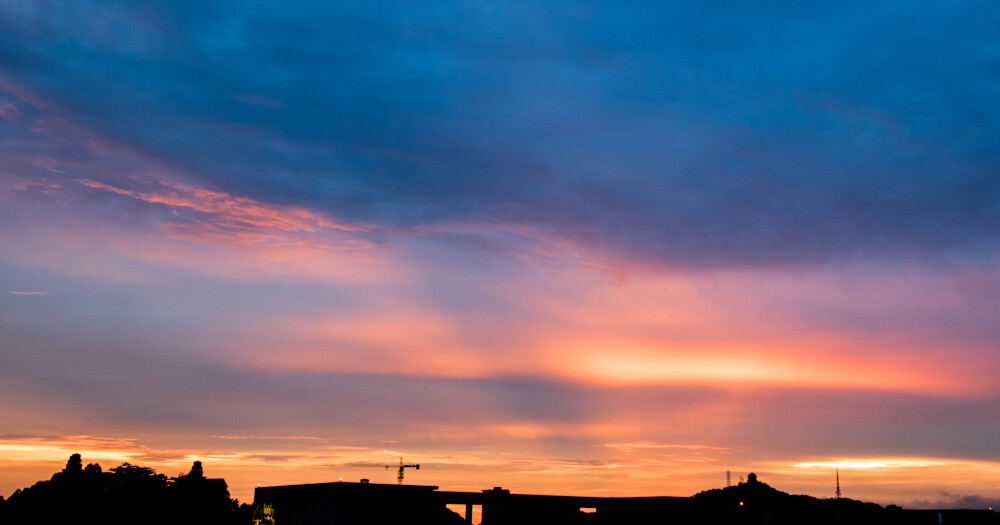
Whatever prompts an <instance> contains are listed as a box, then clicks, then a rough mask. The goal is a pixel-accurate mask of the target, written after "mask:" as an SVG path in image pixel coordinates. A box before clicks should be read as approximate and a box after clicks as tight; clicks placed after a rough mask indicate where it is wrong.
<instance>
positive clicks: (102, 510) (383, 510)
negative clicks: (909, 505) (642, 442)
mask: <svg viewBox="0 0 1000 525" xmlns="http://www.w3.org/2000/svg"><path fill="white" fill-rule="evenodd" d="M747 479H748V481H747V482H746V483H740V484H739V485H736V486H732V487H726V488H723V489H712V490H707V491H704V492H700V493H698V494H695V495H694V496H691V497H668V496H659V497H639V498H595V497H578V496H543V495H532V494H511V493H510V491H508V490H504V489H502V488H500V487H496V488H493V489H490V490H483V491H481V492H451V491H441V490H438V488H437V487H434V486H427V485H383V484H375V483H368V482H367V481H366V480H362V482H361V483H345V482H337V483H317V484H308V485H287V486H280V487H258V488H257V489H256V491H255V493H254V503H253V505H252V506H251V505H245V504H244V505H240V504H239V502H238V501H236V500H233V499H231V498H230V497H229V489H228V486H227V485H226V481H225V480H223V479H218V478H215V479H213V478H206V477H205V475H204V472H203V471H202V467H201V462H199V461H195V462H194V465H193V466H192V467H191V471H190V472H188V473H187V474H181V475H178V476H177V477H174V478H168V477H167V476H165V475H163V474H157V473H156V472H155V471H154V470H153V469H150V468H147V467H140V466H138V465H132V464H129V463H123V464H122V465H121V466H118V467H115V468H112V469H109V470H108V471H107V472H104V471H103V470H102V469H101V467H100V465H97V464H95V463H91V464H89V465H87V466H86V467H83V463H82V461H81V458H80V455H79V454H73V455H72V456H70V458H69V461H68V462H67V464H66V468H64V469H63V470H62V471H61V472H57V473H55V474H54V475H53V476H52V478H51V479H49V480H45V481H39V482H38V483H35V484H34V485H32V486H31V487H29V488H26V489H19V490H17V491H15V492H14V494H12V495H11V496H10V498H9V499H7V500H4V499H3V497H0V525H8V524H10V525H20V524H69V523H85V522H91V521H93V522H96V523H102V524H143V525H149V524H151V525H160V524H164V525H165V524H175V523H185V524H195V525H202V524H204V525H208V524H212V525H229V524H240V525H250V524H251V523H252V524H254V525H383V524H384V525H389V524H392V525H408V524H413V525H418V524H419V525H424V524H427V525H463V524H469V523H473V522H474V519H475V520H477V521H478V520H481V523H482V525H536V524H537V525H575V524H587V525H595V524H602V525H605V524H606V525H632V524H635V525H640V524H641V525H645V524H661V525H673V524H678V525H680V524H685V525H687V524H706V525H707V524H746V525H772V524H773V525H786V524H787V525H792V524H795V525H813V524H815V525H848V524H851V525H853V524H857V525H867V524H872V525H874V524H878V525H883V524H885V525H925V524H926V525H934V524H940V525H945V524H947V525H980V524H983V525H1000V515H998V514H997V513H994V512H992V511H990V510H962V509H945V510H908V509H901V508H899V507H896V506H893V505H890V506H889V507H881V506H879V505H877V504H875V503H865V502H861V501H856V500H851V499H845V498H838V499H817V498H813V497H811V496H793V495H790V494H787V493H785V492H781V491H779V490H776V489H774V488H772V487H771V486H769V485H768V484H766V483H762V482H760V481H758V480H757V477H756V476H755V475H753V474H750V475H749V476H748V478H747ZM455 511H458V512H455Z"/></svg>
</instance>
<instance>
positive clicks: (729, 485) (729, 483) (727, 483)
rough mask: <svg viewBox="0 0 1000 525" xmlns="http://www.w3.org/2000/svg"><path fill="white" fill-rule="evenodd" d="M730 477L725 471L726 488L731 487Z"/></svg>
mask: <svg viewBox="0 0 1000 525" xmlns="http://www.w3.org/2000/svg"><path fill="white" fill-rule="evenodd" d="M731 476H732V474H731V473H730V472H729V471H728V470H727V471H726V486H727V487H731V486H732V485H733V482H732V477H731Z"/></svg>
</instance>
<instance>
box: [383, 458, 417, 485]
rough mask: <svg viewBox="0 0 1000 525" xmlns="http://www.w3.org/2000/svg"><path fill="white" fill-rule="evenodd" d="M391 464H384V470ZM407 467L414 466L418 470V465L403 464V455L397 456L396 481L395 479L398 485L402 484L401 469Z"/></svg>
mask: <svg viewBox="0 0 1000 525" xmlns="http://www.w3.org/2000/svg"><path fill="white" fill-rule="evenodd" d="M391 466H392V465H386V466H385V468H386V470H388V469H389V467H391ZM407 468H415V469H417V470H420V465H404V464H403V457H402V456H400V457H399V472H397V473H396V481H397V482H398V483H399V484H400V485H402V484H403V469H407Z"/></svg>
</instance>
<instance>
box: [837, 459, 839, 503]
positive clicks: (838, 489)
mask: <svg viewBox="0 0 1000 525" xmlns="http://www.w3.org/2000/svg"><path fill="white" fill-rule="evenodd" d="M837 499H840V467H839V466H838V467H837Z"/></svg>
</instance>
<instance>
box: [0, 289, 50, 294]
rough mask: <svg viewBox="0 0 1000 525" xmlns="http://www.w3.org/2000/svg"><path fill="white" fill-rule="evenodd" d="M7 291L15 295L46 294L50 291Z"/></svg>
mask: <svg viewBox="0 0 1000 525" xmlns="http://www.w3.org/2000/svg"><path fill="white" fill-rule="evenodd" d="M7 293H10V294H14V295H46V294H48V292H20V291H17V290H10V291H9V292H7Z"/></svg>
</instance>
